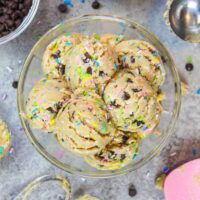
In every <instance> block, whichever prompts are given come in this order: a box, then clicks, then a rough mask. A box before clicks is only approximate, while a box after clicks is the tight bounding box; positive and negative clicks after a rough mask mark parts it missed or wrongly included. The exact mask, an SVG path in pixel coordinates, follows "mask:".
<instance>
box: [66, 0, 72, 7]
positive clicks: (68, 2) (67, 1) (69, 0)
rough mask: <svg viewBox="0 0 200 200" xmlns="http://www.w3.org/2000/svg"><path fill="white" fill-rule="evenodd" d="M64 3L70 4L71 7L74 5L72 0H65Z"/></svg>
mask: <svg viewBox="0 0 200 200" xmlns="http://www.w3.org/2000/svg"><path fill="white" fill-rule="evenodd" d="M64 4H65V5H67V6H70V7H71V8H73V7H74V5H73V3H72V2H71V0H64Z"/></svg>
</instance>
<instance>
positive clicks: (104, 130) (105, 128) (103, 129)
mask: <svg viewBox="0 0 200 200" xmlns="http://www.w3.org/2000/svg"><path fill="white" fill-rule="evenodd" d="M100 131H101V132H102V133H107V126H106V123H105V122H102V123H101V127H100Z"/></svg>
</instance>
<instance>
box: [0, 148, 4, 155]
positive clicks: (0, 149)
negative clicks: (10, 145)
mask: <svg viewBox="0 0 200 200" xmlns="http://www.w3.org/2000/svg"><path fill="white" fill-rule="evenodd" d="M3 153H4V147H2V146H0V155H2V154H3Z"/></svg>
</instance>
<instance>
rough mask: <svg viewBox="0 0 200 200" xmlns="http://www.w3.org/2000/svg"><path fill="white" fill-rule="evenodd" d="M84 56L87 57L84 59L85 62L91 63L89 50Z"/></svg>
mask: <svg viewBox="0 0 200 200" xmlns="http://www.w3.org/2000/svg"><path fill="white" fill-rule="evenodd" d="M84 56H85V58H84V59H83V62H84V63H89V62H90V60H91V59H92V57H91V56H90V54H89V53H88V52H86V53H85V54H84Z"/></svg>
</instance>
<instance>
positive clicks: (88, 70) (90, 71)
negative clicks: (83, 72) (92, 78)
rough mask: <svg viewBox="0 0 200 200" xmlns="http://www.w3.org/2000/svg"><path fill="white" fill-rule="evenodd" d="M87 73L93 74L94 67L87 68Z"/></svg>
mask: <svg viewBox="0 0 200 200" xmlns="http://www.w3.org/2000/svg"><path fill="white" fill-rule="evenodd" d="M87 73H88V74H91V75H92V68H91V67H88V68H87Z"/></svg>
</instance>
